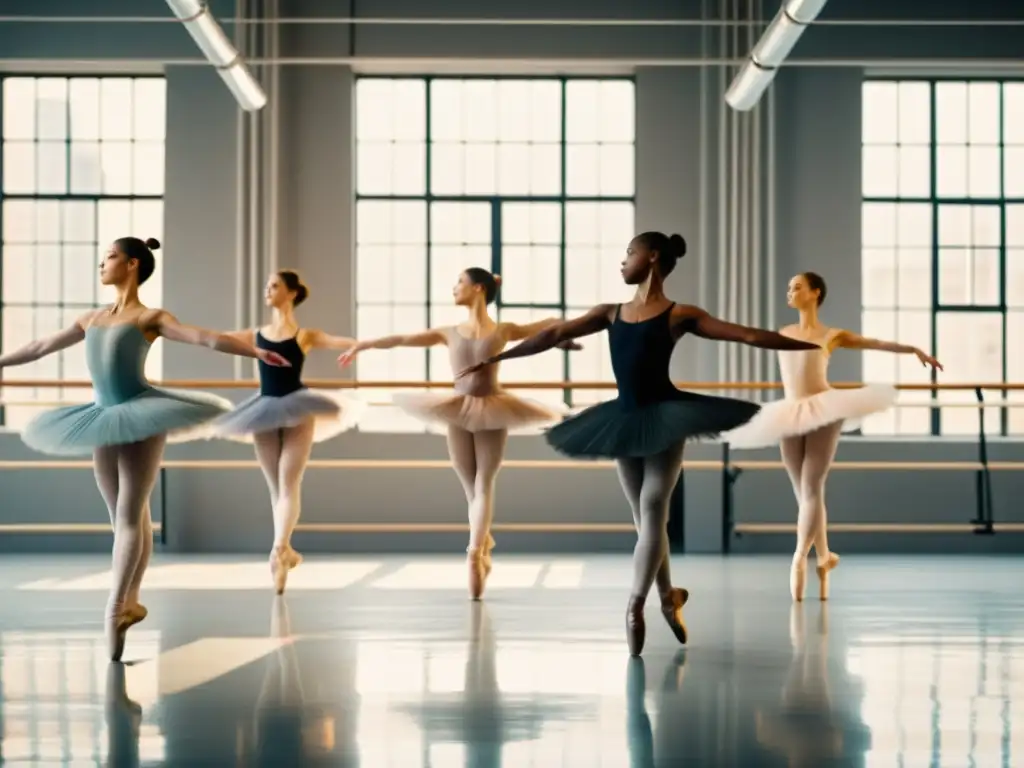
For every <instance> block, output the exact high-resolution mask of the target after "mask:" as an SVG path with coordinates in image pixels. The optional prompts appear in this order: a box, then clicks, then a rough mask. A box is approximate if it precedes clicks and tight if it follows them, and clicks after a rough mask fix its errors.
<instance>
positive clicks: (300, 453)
mask: <svg viewBox="0 0 1024 768" xmlns="http://www.w3.org/2000/svg"><path fill="white" fill-rule="evenodd" d="M313 429H314V423H313V420H312V419H309V420H308V421H306V422H305V423H303V424H300V425H299V426H296V427H288V428H286V429H284V430H282V437H281V460H280V463H279V464H278V476H277V488H278V497H277V501H276V503H275V504H274V548H273V550H272V551H271V553H270V567H271V571H272V573H273V576H274V587H275V589H276V590H277V593H278V594H281V593H282V592H284V588H285V584H286V582H287V581H288V572H289V571H290V570H291V569H292V568H295V567H296V566H297V565H298V564H299V563H300V562H302V558H301V556H300V555H299V554H298V553H297V552H295V550H294V549H292V532H293V531H294V530H295V526H296V525H298V522H299V516H300V515H301V513H302V476H303V474H304V473H305V471H306V464H307V463H308V462H309V454H310V453H311V451H312V450H313Z"/></svg>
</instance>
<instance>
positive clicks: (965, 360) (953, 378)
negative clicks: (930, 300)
mask: <svg viewBox="0 0 1024 768" xmlns="http://www.w3.org/2000/svg"><path fill="white" fill-rule="evenodd" d="M936 328H937V333H938V354H937V355H936V356H937V357H938V358H939V360H940V361H941V362H942V364H943V365H944V366H945V367H946V374H945V375H944V377H943V380H944V381H950V382H993V381H1002V378H1003V330H1002V317H1001V316H1000V315H999V313H996V312H987V313H977V314H974V313H964V312H956V313H939V314H938V316H937V317H936ZM973 397H974V395H973V393H971V392H950V391H943V392H939V395H938V398H939V402H943V403H953V402H961V403H969V402H970V401H971V400H972V399H973ZM994 410H995V409H993V411H994ZM986 420H987V421H988V422H989V424H990V425H991V424H992V423H993V422H995V424H998V414H997V413H995V412H993V413H992V414H986ZM977 431H978V412H977V410H976V409H975V408H943V409H942V433H943V434H974V433H976V432H977Z"/></svg>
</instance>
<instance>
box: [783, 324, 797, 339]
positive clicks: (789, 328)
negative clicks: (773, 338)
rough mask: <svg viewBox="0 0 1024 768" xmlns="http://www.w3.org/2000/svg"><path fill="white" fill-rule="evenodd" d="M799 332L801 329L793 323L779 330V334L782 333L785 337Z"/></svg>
mask: <svg viewBox="0 0 1024 768" xmlns="http://www.w3.org/2000/svg"><path fill="white" fill-rule="evenodd" d="M797 330H799V327H798V326H797V325H795V324H792V323H791V324H789V325H784V326H782V327H781V328H779V333H781V334H782V335H783V336H792V335H793V334H794V333H796V332H797Z"/></svg>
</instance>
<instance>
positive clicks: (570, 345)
mask: <svg viewBox="0 0 1024 768" xmlns="http://www.w3.org/2000/svg"><path fill="white" fill-rule="evenodd" d="M555 349H565V350H568V351H569V352H578V351H579V350H581V349H583V345H582V344H580V343H579V342H578V341H573V340H572V339H570V340H569V341H563V342H562V343H561V344H556V345H555Z"/></svg>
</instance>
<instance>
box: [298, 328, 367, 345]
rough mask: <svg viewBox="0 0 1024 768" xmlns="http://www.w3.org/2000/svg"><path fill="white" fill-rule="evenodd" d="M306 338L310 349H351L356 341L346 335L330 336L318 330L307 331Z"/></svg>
mask: <svg viewBox="0 0 1024 768" xmlns="http://www.w3.org/2000/svg"><path fill="white" fill-rule="evenodd" d="M306 338H307V339H308V342H307V343H308V344H309V348H310V349H351V348H352V347H353V346H355V343H356V340H355V339H352V338H349V337H348V336H332V335H331V334H329V333H324V332H323V331H318V330H310V331H307V332H306Z"/></svg>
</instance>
